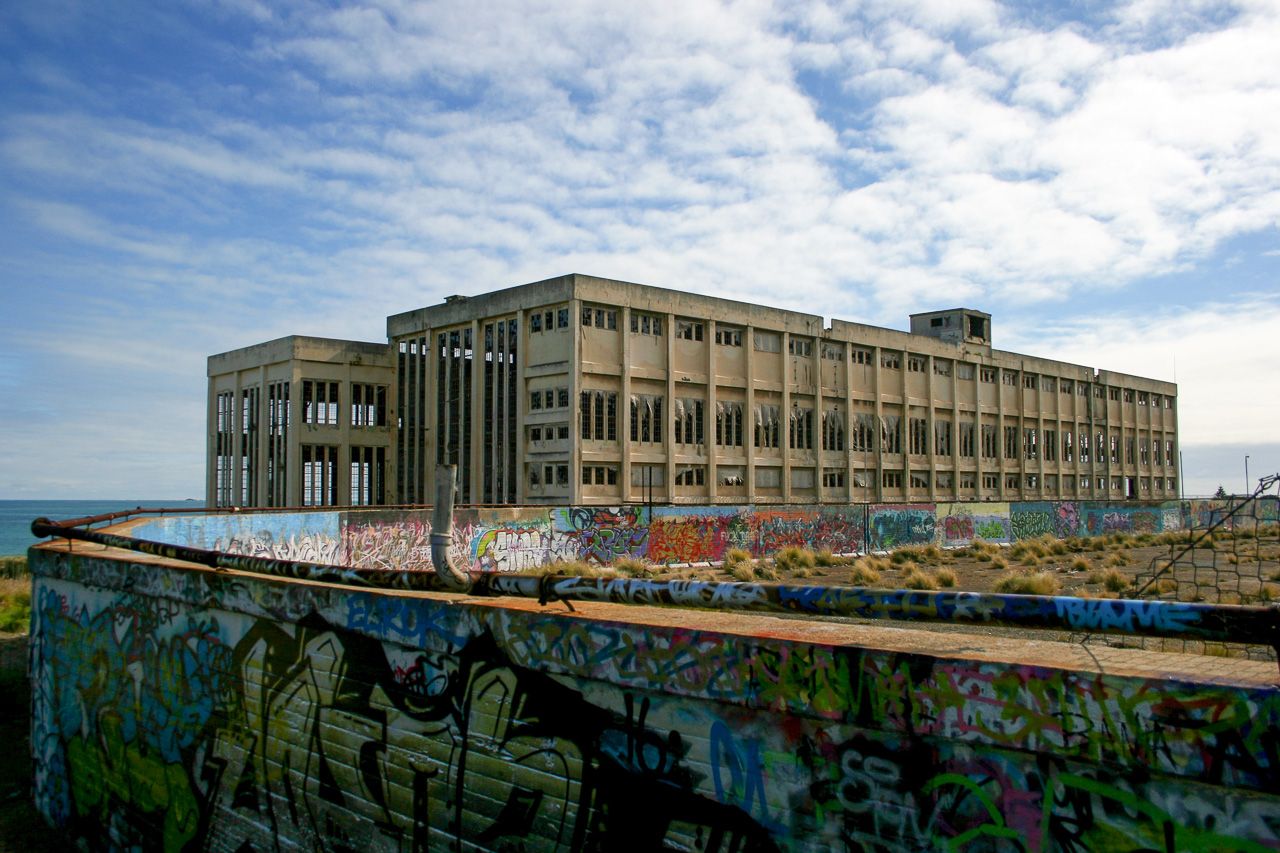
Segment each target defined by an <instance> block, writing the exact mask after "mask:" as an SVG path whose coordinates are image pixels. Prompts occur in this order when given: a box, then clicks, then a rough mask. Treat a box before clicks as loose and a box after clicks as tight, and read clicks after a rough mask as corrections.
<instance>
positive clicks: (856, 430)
mask: <svg viewBox="0 0 1280 853" xmlns="http://www.w3.org/2000/svg"><path fill="white" fill-rule="evenodd" d="M875 435H876V416H875V415H870V414H860V415H858V416H857V418H855V419H854V424H853V436H852V442H853V449H854V450H856V451H857V452H859V453H871V452H872V451H874V450H875V449H876V446H875Z"/></svg>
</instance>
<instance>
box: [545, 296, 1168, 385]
mask: <svg viewBox="0 0 1280 853" xmlns="http://www.w3.org/2000/svg"><path fill="white" fill-rule="evenodd" d="M675 322H676V329H675V335H676V337H677V338H680V339H683V340H689V341H701V340H703V335H704V324H703V323H702V322H700V321H697V320H683V319H677V320H676V321H675ZM582 325H583V326H587V327H595V328H599V329H608V330H616V329H617V328H618V312H617V309H614V308H603V307H599V306H593V305H584V306H583V308H582ZM662 325H663V321H662V318H661V317H659V316H656V315H651V314H645V313H643V312H639V311H633V312H632V313H631V331H632V332H634V333H636V334H643V335H655V336H661V335H662ZM568 326H569V309H568V308H559V309H555V310H549V311H539V312H537V313H535V314H533V315H531V316H530V321H529V328H530V330H531V331H534V332H541V331H544V330H545V331H552V330H553V329H556V328H559V329H565V328H568ZM754 338H755V339H754V341H753V343H754V347H755V349H756V350H757V351H760V352H780V351H781V336H780V335H779V334H778V333H776V332H766V331H756V332H755V335H754ZM715 341H716V343H717V344H721V345H723V346H735V347H738V346H742V330H741V329H737V328H728V327H726V328H720V327H717V329H716V333H715ZM787 351H788V352H789V353H790V354H791V355H794V356H801V357H808V356H812V354H813V341H812V339H810V338H806V337H792V338H789V339H788V342H787ZM849 353H850V358H851V359H852V361H853V362H854V363H855V364H864V365H869V364H871V363H872V358H873V356H872V351H871V350H869V349H865V348H862V347H853V346H851V347H849ZM821 355H822V358H824V359H828V360H831V361H843V360H844V345H843V344H837V343H830V342H826V341H824V342H823V343H822V349H821ZM902 358H903V355H902V353H901V352H898V351H895V350H882V351H881V353H880V365H881V367H884V368H886V369H888V370H901V369H902ZM906 361H907V370H908V371H910V372H912V373H924V372H926V370H927V369H928V367H927V363H928V362H927V359H926V357H925V356H921V355H912V354H908V355H907V356H906ZM955 364H956V376H957V378H959V379H969V380H971V379H973V378H974V365H973V364H971V363H968V362H956V363H955ZM951 365H952V362H951V361H950V360H948V359H934V361H933V372H934V373H935V374H936V375H938V376H944V377H949V376H951V371H952V367H951ZM978 375H979V379H980V380H981V381H982V382H986V383H995V382H997V381H1000V382H1003V383H1004V384H1005V385H1008V386H1010V387H1017V386H1018V385H1019V384H1021V385H1022V387H1023V388H1027V389H1036V388H1039V389H1040V390H1042V391H1050V392H1052V391H1061V392H1062V393H1063V394H1071V393H1073V392H1074V393H1076V394H1078V395H1079V396H1087V395H1088V393H1089V391H1088V388H1089V385H1090V384H1091V383H1086V382H1075V381H1074V380H1071V379H1061V380H1060V379H1058V378H1057V377H1053V376H1040V375H1038V374H1035V373H1025V372H1021V371H1016V370H1001V369H999V368H997V367H981V368H980V369H979V371H978ZM1019 376H1021V377H1022V378H1021V382H1019V378H1018V377H1019ZM1094 396H1096V397H1099V398H1103V397H1104V396H1105V397H1106V398H1107V399H1110V400H1117V401H1123V402H1126V403H1133V402H1136V403H1137V404H1138V405H1140V406H1148V405H1149V406H1152V407H1155V408H1160V407H1163V408H1165V409H1172V408H1173V398H1172V397H1169V396H1165V395H1161V394H1153V393H1150V392H1147V391H1135V390H1134V389H1132V388H1123V389H1122V388H1117V387H1114V386H1112V387H1105V390H1104V386H1101V385H1095V386H1094Z"/></svg>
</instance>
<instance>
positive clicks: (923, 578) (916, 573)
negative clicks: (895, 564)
mask: <svg viewBox="0 0 1280 853" xmlns="http://www.w3.org/2000/svg"><path fill="white" fill-rule="evenodd" d="M902 588H903V589H937V588H938V581H937V580H936V579H935V578H934V577H933V575H932V574H930V573H929V572H926V571H924V570H922V569H921V568H920V567H919V566H917V565H915V564H912V567H911V569H910V570H909V571H908V572H907V574H906V577H904V578H903V579H902Z"/></svg>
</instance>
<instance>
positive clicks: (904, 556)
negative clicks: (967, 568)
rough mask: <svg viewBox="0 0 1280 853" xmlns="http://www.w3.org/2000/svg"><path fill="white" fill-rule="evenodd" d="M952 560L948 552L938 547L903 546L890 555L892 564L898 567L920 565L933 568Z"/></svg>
mask: <svg viewBox="0 0 1280 853" xmlns="http://www.w3.org/2000/svg"><path fill="white" fill-rule="evenodd" d="M950 559H951V558H950V556H949V555H948V554H947V552H946V551H943V550H942V549H941V548H939V547H938V546H937V545H903V546H902V547H901V548H896V549H894V552H893V553H892V554H890V555H889V560H890V562H893V563H896V564H898V565H906V564H907V563H919V564H921V565H926V566H931V565H938V564H939V563H945V562H947V561H949V560H950Z"/></svg>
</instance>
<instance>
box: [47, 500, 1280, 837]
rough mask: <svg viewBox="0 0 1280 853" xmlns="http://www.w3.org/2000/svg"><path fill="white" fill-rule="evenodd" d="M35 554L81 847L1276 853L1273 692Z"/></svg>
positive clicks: (1140, 655) (555, 608)
mask: <svg viewBox="0 0 1280 853" xmlns="http://www.w3.org/2000/svg"><path fill="white" fill-rule="evenodd" d="M246 518H247V517H246ZM234 520H236V521H239V520H244V519H234ZM135 535H139V534H138V533H137V531H136V530H135ZM30 557H31V568H32V571H33V574H34V576H35V579H34V591H35V596H34V614H33V624H32V667H33V676H34V677H33V685H34V687H35V697H34V701H33V705H34V708H33V710H34V722H33V726H34V731H33V737H32V744H33V750H34V752H35V758H36V761H37V771H36V786H35V793H36V800H37V805H38V806H39V808H40V809H41V811H42V812H43V813H44V814H45V815H46V816H47V817H48V818H49V819H50V820H51V821H53V822H54V823H55V824H57V825H59V826H63V827H66V828H68V829H69V830H70V831H72V832H73V833H75V834H77V835H79V836H81V837H83V838H84V839H85V840H86V841H87V843H88V844H90V845H91V846H95V847H96V846H107V847H110V848H112V849H124V848H130V847H141V848H144V849H166V850H209V851H227V853H233V851H248V850H291V849H299V850H311V849H315V850H320V849H324V850H335V851H362V853H366V851H367V853H374V851H418V850H428V849H464V850H470V849H490V850H492V849H572V850H583V849H586V850H653V849H661V848H663V845H664V844H669V845H671V849H687V850H693V849H698V850H702V851H726V850H757V851H758V850H774V849H779V850H813V851H827V850H832V849H862V850H941V849H960V848H966V849H1025V850H1075V851H1083V850H1090V851H1094V850H1119V849H1123V850H1132V849H1146V850H1167V851H1174V850H1179V851H1182V850H1266V849H1272V850H1274V849H1280V823H1278V822H1277V821H1276V815H1277V814H1280V736H1278V735H1277V732H1280V690H1278V689H1277V687H1276V686H1275V685H1274V681H1275V669H1274V664H1256V663H1251V662H1248V661H1238V660H1233V661H1229V662H1227V661H1218V660H1216V659H1213V658H1203V657H1198V656H1196V657H1193V656H1173V655H1158V654H1152V653H1146V652H1135V651H1131V650H1121V649H1107V650H1099V652H1098V653H1099V654H1100V655H1101V656H1102V663H1103V664H1104V666H1105V669H1106V672H1105V673H1104V672H1099V671H1098V670H1097V665H1096V663H1095V662H1093V661H1091V660H1090V658H1089V657H1087V656H1086V655H1085V654H1084V653H1083V652H1082V651H1080V649H1079V648H1078V647H1073V646H1066V645H1059V644H1052V643H1042V642H1036V641H1019V642H1013V641H1005V640H997V639H992V638H984V637H976V636H969V635H956V634H936V635H935V634H928V633H925V632H918V631H908V630H901V629H897V630H892V631H886V630H883V629H877V628H868V627H859V626H847V625H833V624H830V623H827V624H814V623H807V622H799V621H794V620H781V619H776V618H773V617H762V616H755V617H749V616H738V615H725V614H704V613H693V612H690V611H682V610H661V609H656V608H645V607H627V606H623V605H614V604H604V603H579V604H576V605H575V610H574V611H572V612H571V611H569V610H567V609H566V608H564V607H563V606H560V605H552V606H548V607H545V608H543V607H539V606H538V605H537V604H536V603H534V602H515V601H511V600H506V599H497V600H479V599H468V598H466V597H462V596H454V595H444V594H427V593H418V594H412V593H399V594H395V593H388V592H373V591H357V590H352V589H347V588H343V587H338V586H332V585H322V584H308V583H302V582H297V581H287V580H279V579H272V578H266V577H261V576H253V575H246V574H243V573H238V572H214V571H210V570H205V569H197V568H186V567H181V566H176V565H169V564H165V563H163V562H160V563H155V562H152V563H139V562H131V560H132V559H134V558H132V557H130V556H129V555H124V556H123V557H122V558H121V559H120V560H116V559H112V558H111V556H110V554H103V553H101V552H92V551H84V550H83V549H80V550H76V551H74V552H68V551H66V550H62V549H60V548H59V547H58V546H53V545H46V546H42V547H39V548H33V549H32V550H31V552H30ZM1219 665H1221V667H1222V669H1221V670H1220V671H1218V672H1217V674H1215V671H1214V670H1213V667H1216V666H1219ZM1193 666H1194V667H1199V668H1200V670H1199V671H1198V672H1196V671H1191V670H1188V669H1186V667H1193Z"/></svg>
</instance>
